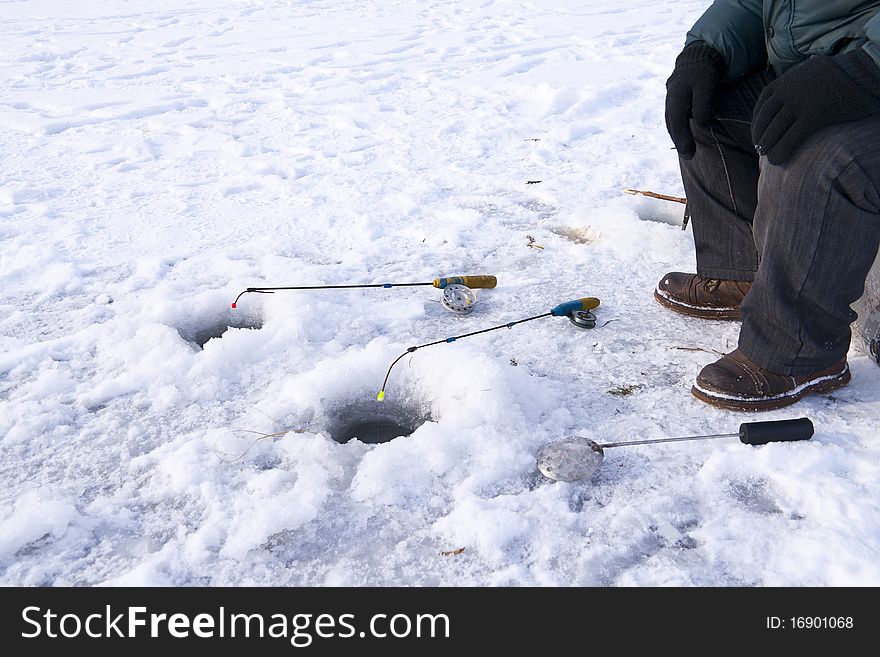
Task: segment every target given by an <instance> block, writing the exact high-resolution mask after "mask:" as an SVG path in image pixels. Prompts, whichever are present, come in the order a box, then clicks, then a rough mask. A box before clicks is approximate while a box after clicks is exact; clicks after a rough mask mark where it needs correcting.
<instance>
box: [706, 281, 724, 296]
mask: <svg viewBox="0 0 880 657" xmlns="http://www.w3.org/2000/svg"><path fill="white" fill-rule="evenodd" d="M720 285H721V279H720V278H707V279H706V281H705V282H704V283H703V289H704V290H706V292H708V293H709V294H711V293H713V292H714V291H715V290H717V289H718V286H720Z"/></svg>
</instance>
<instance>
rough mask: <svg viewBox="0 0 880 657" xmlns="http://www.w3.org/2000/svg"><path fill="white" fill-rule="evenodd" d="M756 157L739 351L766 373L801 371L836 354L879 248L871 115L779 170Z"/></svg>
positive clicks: (826, 134) (823, 138) (878, 146)
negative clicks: (749, 274) (751, 252)
mask: <svg viewBox="0 0 880 657" xmlns="http://www.w3.org/2000/svg"><path fill="white" fill-rule="evenodd" d="M761 160H762V161H761V177H760V181H759V187H758V207H757V211H756V213H755V219H754V231H755V241H756V244H757V247H758V251H759V253H760V256H761V266H760V268H759V269H758V273H757V275H756V276H755V279H754V283H753V284H752V287H751V289H750V291H749V293H748V294H747V295H746V298H745V301H744V302H743V305H742V313H743V324H742V329H741V331H740V338H739V346H740V349H742V351H743V352H744V353H745V354H746V355H747V356H748V357H749V358H751V359H752V360H753V361H755V362H756V363H758V364H759V365H761V366H762V367H765V368H767V369H769V370H771V371H773V372H777V373H779V374H790V375H804V374H811V373H812V372H816V371H818V370H822V369H825V368H826V367H830V366H831V365H833V364H834V363H836V362H838V361H840V360H841V359H842V358H844V357H845V356H846V353H847V351H848V350H849V345H850V339H851V333H850V324H851V323H852V322H853V321H854V320H855V319H856V314H855V313H854V312H853V311H852V309H851V308H850V304H852V303H853V302H855V301H856V300H858V299H859V297H860V296H861V295H862V293H863V291H864V285H865V278H866V277H867V275H868V271H869V270H870V268H871V264H872V263H873V261H874V257H875V256H876V254H877V248H878V243H880V194H878V189H880V118H871V119H866V120H863V121H853V122H850V123H840V124H837V125H834V126H830V127H828V128H825V129H824V130H822V131H821V132H819V133H818V134H816V135H814V136H813V137H812V138H810V139H809V140H808V141H807V143H805V144H804V145H803V146H802V147H801V149H800V150H798V151H797V152H796V153H795V154H794V156H793V157H792V158H791V159H790V160H789V161H788V162H786V163H785V164H784V165H781V166H775V165H772V164H770V163H769V162H767V161H766V158H761Z"/></svg>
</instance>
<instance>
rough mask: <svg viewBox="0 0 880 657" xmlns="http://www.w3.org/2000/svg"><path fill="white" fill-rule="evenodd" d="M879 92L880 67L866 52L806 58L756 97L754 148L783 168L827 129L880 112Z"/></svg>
mask: <svg viewBox="0 0 880 657" xmlns="http://www.w3.org/2000/svg"><path fill="white" fill-rule="evenodd" d="M872 89H873V90H874V93H871V91H870V90H872ZM878 93H880V69H878V68H877V65H876V64H874V60H872V59H871V57H870V56H869V55H868V53H866V52H865V51H864V50H861V49H859V50H856V51H854V52H849V53H845V54H843V55H835V56H833V57H828V56H825V55H821V56H817V57H813V58H812V59H808V60H807V61H805V62H804V63H803V64H798V65H797V66H796V67H795V68H793V69H791V70H790V71H788V73H786V74H784V75H783V76H782V77H780V78H778V79H776V80H774V81H773V82H771V83H770V84H769V85H767V87H766V88H765V89H764V91H762V92H761V95H760V96H758V102H757V103H756V104H755V112H754V116H753V118H752V139H753V140H754V142H755V150H756V151H758V153H759V154H760V155H766V156H767V159H768V160H769V161H770V162H771V163H772V164H782V163H783V162H785V161H786V160H787V159H788V158H789V157H791V156H792V154H794V153H795V151H797V149H798V148H799V147H800V145H801V144H803V143H804V141H806V140H807V138H808V137H810V136H811V135H813V134H814V133H816V132H818V131H819V130H821V129H822V128H824V127H825V126H828V125H831V124H833V123H844V122H846V121H858V120H860V119H866V118H868V117H869V116H873V115H876V114H880V98H878V97H877V96H876V95H875V94H878Z"/></svg>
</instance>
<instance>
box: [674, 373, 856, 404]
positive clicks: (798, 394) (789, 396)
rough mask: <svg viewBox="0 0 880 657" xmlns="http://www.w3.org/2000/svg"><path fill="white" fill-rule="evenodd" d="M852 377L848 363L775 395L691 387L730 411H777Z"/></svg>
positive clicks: (709, 400)
mask: <svg viewBox="0 0 880 657" xmlns="http://www.w3.org/2000/svg"><path fill="white" fill-rule="evenodd" d="M851 378H852V374H851V373H850V371H849V364H847V365H845V366H844V369H843V371H842V372H841V373H840V374H830V375H828V376H825V377H822V378H821V379H819V380H817V381H815V382H813V383H802V384H801V385H800V386H798V387H797V388H794V389H793V390H791V391H790V392H787V393H782V394H780V395H776V396H774V397H763V398H758V399H748V398H744V397H734V396H733V395H723V394H721V393H716V392H713V391H711V390H706V389H704V388H700V387H698V386H697V385H696V384H695V385H694V386H693V387H692V388H691V394H692V395H693V396H694V397H696V398H697V399H699V400H700V401H703V402H706V403H707V404H711V405H712V406H717V407H718V408H724V409H727V410H730V411H753V412H757V411H775V410H776V409H778V408H785V407H786V406H791V405H792V404H794V403H795V402H797V401H799V400H800V399H801V398H803V397H805V396H806V395H810V394H813V393H823V392H831V391H832V390H837V389H838V388H842V387H843V386H845V385H846V384H847V383H849V382H850V379H851Z"/></svg>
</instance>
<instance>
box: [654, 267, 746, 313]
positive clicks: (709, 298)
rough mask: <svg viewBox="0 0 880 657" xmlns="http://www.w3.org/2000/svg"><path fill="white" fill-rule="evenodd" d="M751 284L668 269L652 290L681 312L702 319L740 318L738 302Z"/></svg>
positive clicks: (672, 307) (673, 308)
mask: <svg viewBox="0 0 880 657" xmlns="http://www.w3.org/2000/svg"><path fill="white" fill-rule="evenodd" d="M751 287H752V284H751V283H750V282H749V281H732V280H727V279H721V278H703V277H702V276H698V275H697V274H685V273H683V272H680V271H672V272H669V273H668V274H666V276H664V277H663V278H662V279H660V282H659V283H658V284H657V289H656V290H654V298H655V299H657V301H659V302H660V303H661V304H663V305H664V306H666V307H667V308H670V309H672V310H674V311H675V312H677V313H681V314H682V315H689V316H690V317H702V318H703V319H741V318H742V313H741V312H740V309H739V305H740V304H741V303H742V300H743V298H745V296H746V292H748V291H749V289H750V288H751Z"/></svg>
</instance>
